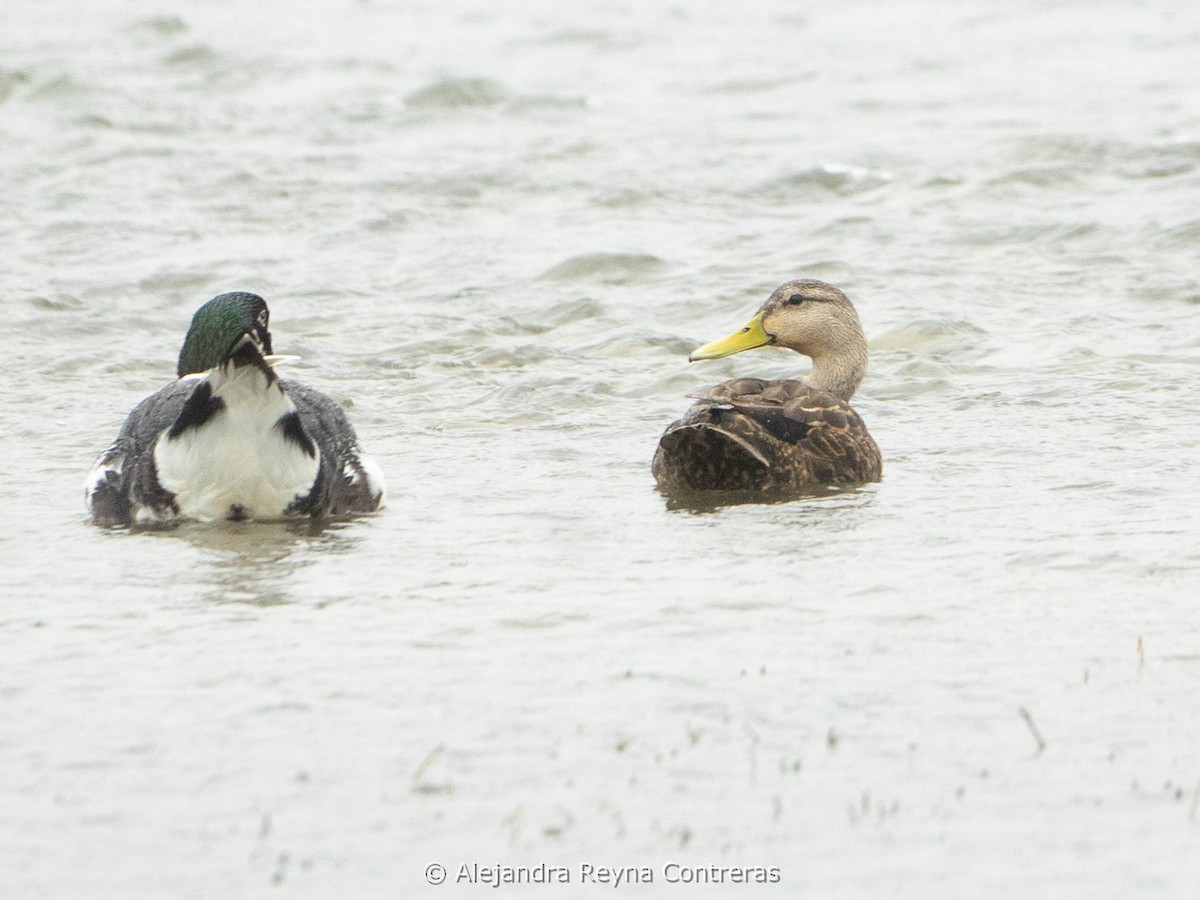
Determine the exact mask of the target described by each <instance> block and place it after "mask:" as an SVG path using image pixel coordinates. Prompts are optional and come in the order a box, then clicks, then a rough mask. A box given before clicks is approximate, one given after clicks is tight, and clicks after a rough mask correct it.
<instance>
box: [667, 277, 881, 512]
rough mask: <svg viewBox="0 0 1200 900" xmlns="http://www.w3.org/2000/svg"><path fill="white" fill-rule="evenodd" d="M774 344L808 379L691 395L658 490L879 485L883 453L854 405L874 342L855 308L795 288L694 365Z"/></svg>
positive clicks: (700, 353)
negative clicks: (799, 361) (807, 364)
mask: <svg viewBox="0 0 1200 900" xmlns="http://www.w3.org/2000/svg"><path fill="white" fill-rule="evenodd" d="M770 344H774V345H777V346H780V347H787V348H788V349H790V350H795V351H796V352H797V353H802V354H804V355H805V356H808V357H810V358H811V359H812V371H811V372H809V374H808V377H806V378H805V379H803V380H801V381H792V380H787V381H763V380H762V379H760V378H737V379H734V380H733V381H726V382H722V383H721V384H718V385H715V386H713V387H710V388H706V389H704V390H702V391H699V392H698V393H695V394H690V395H689V396H690V397H693V398H695V399H696V401H697V402H696V403H695V404H694V405H693V406H692V408H691V409H689V410H688V411H687V414H686V415H685V416H684V417H683V418H682V419H680V420H679V421H678V422H675V423H674V424H672V425H671V426H670V427H669V428H667V430H666V431H665V432H664V433H663V436H662V437H661V438H660V439H659V442H658V451H657V452H656V453H655V454H654V465H653V471H654V477H655V479H656V480H657V481H658V485H659V487H660V488H661V489H663V490H664V491H712V490H725V491H754V492H760V493H764V494H766V493H771V494H784V493H805V492H810V491H813V490H819V489H821V488H823V487H825V486H826V485H833V486H853V485H860V484H866V483H868V482H872V481H879V479H880V476H881V475H882V472H883V463H882V461H881V459H880V456H879V448H878V447H877V446H876V445H875V441H874V440H872V438H871V435H870V434H869V433H868V432H867V426H866V425H864V424H863V421H862V419H861V418H859V415H858V413H856V412H855V411H854V410H853V409H852V408H851V407H850V402H849V401H850V398H851V397H852V396H853V395H854V392H855V390H857V389H858V385H859V383H860V382H862V379H863V376H864V375H865V374H866V371H867V339H866V336H865V335H864V334H863V330H862V325H861V324H860V322H859V320H858V313H857V312H855V310H854V306H853V304H852V303H851V302H850V300H849V299H848V298H847V297H846V295H845V294H843V293H842V292H841V291H840V290H838V289H837V288H835V287H834V286H833V285H831V284H826V283H825V282H823V281H814V280H799V281H789V282H788V283H787V284H785V285H783V286H781V287H779V288H777V289H776V290H775V292H774V293H773V294H771V296H770V297H769V298H767V302H766V303H764V304H763V305H762V308H761V309H759V311H758V313H757V314H756V315H755V316H754V318H753V319H751V320H750V322H749V323H748V324H747V325H746V327H745V328H742V329H741V330H739V331H737V332H735V333H734V334H731V335H730V336H729V337H727V338H724V339H722V340H719V341H713V342H712V343H711V344H705V345H704V346H703V347H700V348H698V349H696V350H694V351H693V352H692V354H691V356H690V357H688V359H689V361H691V362H695V361H696V360H700V359H720V358H721V357H724V356H731V355H732V354H734V353H741V352H742V351H743V350H751V349H753V348H755V347H764V346H767V345H770Z"/></svg>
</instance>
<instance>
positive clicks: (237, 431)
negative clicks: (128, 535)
mask: <svg viewBox="0 0 1200 900" xmlns="http://www.w3.org/2000/svg"><path fill="white" fill-rule="evenodd" d="M269 320H270V313H269V311H268V310H267V304H266V302H265V301H264V300H263V299H262V298H261V297H259V296H257V295H256V294H249V293H245V292H234V293H228V294H221V295H219V296H217V297H214V298H213V299H212V300H210V301H208V303H206V304H204V305H203V306H202V307H200V309H199V310H197V312H196V314H195V316H194V317H193V318H192V324H191V328H190V329H189V330H188V333H187V337H186V338H185V339H184V342H183V348H182V349H181V351H180V354H179V364H178V367H177V372H178V375H179V378H178V380H177V381H175V382H173V383H171V384H169V385H167V386H166V387H164V388H163V389H162V390H160V391H158V392H157V393H156V394H152V395H151V396H149V397H147V398H146V399H145V400H143V401H142V402H141V403H139V404H138V405H137V406H136V407H134V409H133V411H132V412H131V413H130V414H129V417H128V418H127V419H126V420H125V424H124V425H123V426H122V427H121V431H120V434H118V435H117V439H116V441H115V442H114V443H113V445H112V446H111V447H109V448H108V449H107V450H106V451H104V453H102V454H101V455H100V458H99V460H97V462H96V466H95V468H94V469H93V470H92V472H91V474H90V475H89V476H88V480H87V485H86V505H87V509H88V512H89V513H90V514H91V517H92V521H94V522H96V523H97V524H103V525H124V524H155V523H167V522H171V521H174V520H176V519H197V520H201V521H212V520H216V519H246V518H260V519H262V518H266V519H273V518H280V517H284V516H316V517H324V516H337V515H348V514H354V513H366V512H372V511H374V510H376V509H379V508H381V507H382V506H383V504H384V499H385V488H384V481H383V476H382V473H381V472H380V470H379V468H378V467H377V466H376V465H375V464H374V462H373V461H372V460H371V459H370V458H369V457H366V456H364V455H363V454H362V452H361V451H360V449H359V446H358V439H357V437H356V436H355V433H354V428H353V427H352V426H351V425H350V422H349V421H348V420H347V418H346V414H345V413H344V412H343V411H342V409H341V407H339V406H338V405H337V404H336V403H335V402H334V401H333V400H331V399H330V398H329V397H327V396H325V395H324V394H322V393H320V392H319V391H316V390H313V389H312V388H310V387H306V386H305V385H302V384H299V383H297V382H295V381H291V380H287V379H282V378H279V377H278V376H277V375H276V374H275V371H274V368H273V366H274V364H275V363H277V362H279V361H280V360H281V359H284V358H285V357H276V356H273V355H272V353H271V333H270V331H269V329H268V324H269Z"/></svg>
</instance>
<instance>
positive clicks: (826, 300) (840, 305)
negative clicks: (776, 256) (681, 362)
mask: <svg viewBox="0 0 1200 900" xmlns="http://www.w3.org/2000/svg"><path fill="white" fill-rule="evenodd" d="M769 344H774V345H776V346H779V347H787V348H788V349H790V350H795V351H796V352H797V353H803V354H804V355H805V356H808V357H811V358H812V361H813V371H812V374H811V375H810V377H809V378H808V381H809V382H810V383H811V384H813V385H814V386H815V387H819V388H821V389H822V390H827V391H830V392H831V393H834V394H837V395H838V396H841V397H843V399H849V397H850V396H851V395H852V394H853V393H854V391H855V390H856V389H857V388H858V385H859V382H861V381H862V377H863V375H865V374H866V370H867V339H866V336H865V335H864V334H863V330H862V323H860V322H859V320H858V313H857V312H856V311H855V309H854V305H853V304H852V303H851V302H850V300H849V298H848V297H847V296H846V295H845V294H843V293H842V292H841V291H840V290H838V289H837V288H835V287H834V286H833V285H832V284H826V283H825V282H824V281H816V280H813V279H799V280H797V281H789V282H788V283H787V284H784V285H781V286H779V287H778V288H776V289H775V291H774V292H773V293H772V294H771V296H770V297H768V298H767V302H766V303H764V304H763V305H762V306H761V307H760V308H759V310H758V312H757V313H755V315H754V318H752V319H751V320H750V321H749V322H747V323H746V325H745V327H743V328H741V329H739V330H738V331H735V332H734V333H733V334H731V335H729V337H726V338H722V339H721V340H719V341H713V342H712V343H710V344H705V345H704V346H703V347H697V348H696V349H695V350H693V351H692V353H691V355H690V356H689V357H688V361H689V362H695V361H697V360H700V359H720V358H722V357H724V356H732V355H733V354H734V353H741V352H742V351H743V350H753V349H754V348H755V347H765V346H767V345H769Z"/></svg>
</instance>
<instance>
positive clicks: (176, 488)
mask: <svg viewBox="0 0 1200 900" xmlns="http://www.w3.org/2000/svg"><path fill="white" fill-rule="evenodd" d="M207 377H208V380H209V383H210V385H211V387H212V392H213V397H214V398H215V399H220V400H221V402H222V406H221V408H220V409H219V410H217V411H216V412H215V413H214V414H213V415H212V416H211V417H210V418H209V419H208V420H207V421H205V422H204V423H203V424H201V425H198V426H195V427H191V428H188V429H186V430H185V431H183V432H182V433H181V434H179V435H177V436H176V437H174V438H172V437H171V436H170V431H169V430H168V431H164V432H163V433H162V435H160V436H159V438H158V441H157V443H156V444H155V447H154V461H155V465H156V467H157V469H158V481H159V484H161V485H162V486H163V487H164V488H165V489H166V490H168V491H170V492H171V493H173V494H174V495H175V502H176V504H177V505H178V507H179V514H180V515H181V516H184V517H187V518H197V519H222V518H227V517H230V516H231V515H232V516H234V517H241V516H248V517H255V518H273V517H277V516H280V515H282V514H283V512H284V511H285V510H286V509H287V508H288V507H289V506H290V505H291V504H292V503H293V502H294V501H296V500H297V499H299V498H302V497H305V496H307V495H308V493H309V492H310V490H311V489H312V486H313V482H314V481H315V479H316V477H317V471H318V469H319V467H320V450H319V449H317V448H316V447H315V446H314V447H313V454H312V455H309V453H308V452H307V450H306V449H305V448H304V447H302V446H300V444H299V443H297V442H296V441H295V440H293V439H290V438H289V437H288V436H287V435H286V434H285V432H284V430H283V428H281V427H278V426H279V420H280V419H281V418H282V417H283V416H286V415H288V414H289V413H294V412H295V411H296V407H295V404H293V403H292V400H291V398H290V397H288V395H287V394H285V393H284V392H283V389H282V388H281V387H280V386H279V382H278V381H273V382H271V383H270V384H268V383H267V378H266V376H265V375H264V374H263V373H262V371H261V370H259V369H258V368H257V367H255V366H241V367H238V368H233V367H225V368H222V369H214V370H213V371H211V372H209V373H208V376H207Z"/></svg>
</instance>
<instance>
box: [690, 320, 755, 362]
mask: <svg viewBox="0 0 1200 900" xmlns="http://www.w3.org/2000/svg"><path fill="white" fill-rule="evenodd" d="M774 342H775V338H773V337H771V335H769V334H767V332H766V330H765V329H764V328H763V314H762V313H759V314H758V315H756V316H755V317H754V318H753V319H751V320H750V321H749V322H747V323H746V327H745V328H742V329H740V330H739V331H735V332H734V333H733V334H731V335H730V336H729V337H727V338H721V339H720V340H719V341H713V342H712V343H711V344H705V345H704V346H703V347H697V348H696V349H695V350H693V351H692V353H691V355H690V356H689V357H688V362H695V361H696V360H698V359H720V358H721V357H722V356H733V354H735V353H741V352H742V351H743V350H753V349H754V348H755V347H762V346H764V345H766V344H771V343H774Z"/></svg>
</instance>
